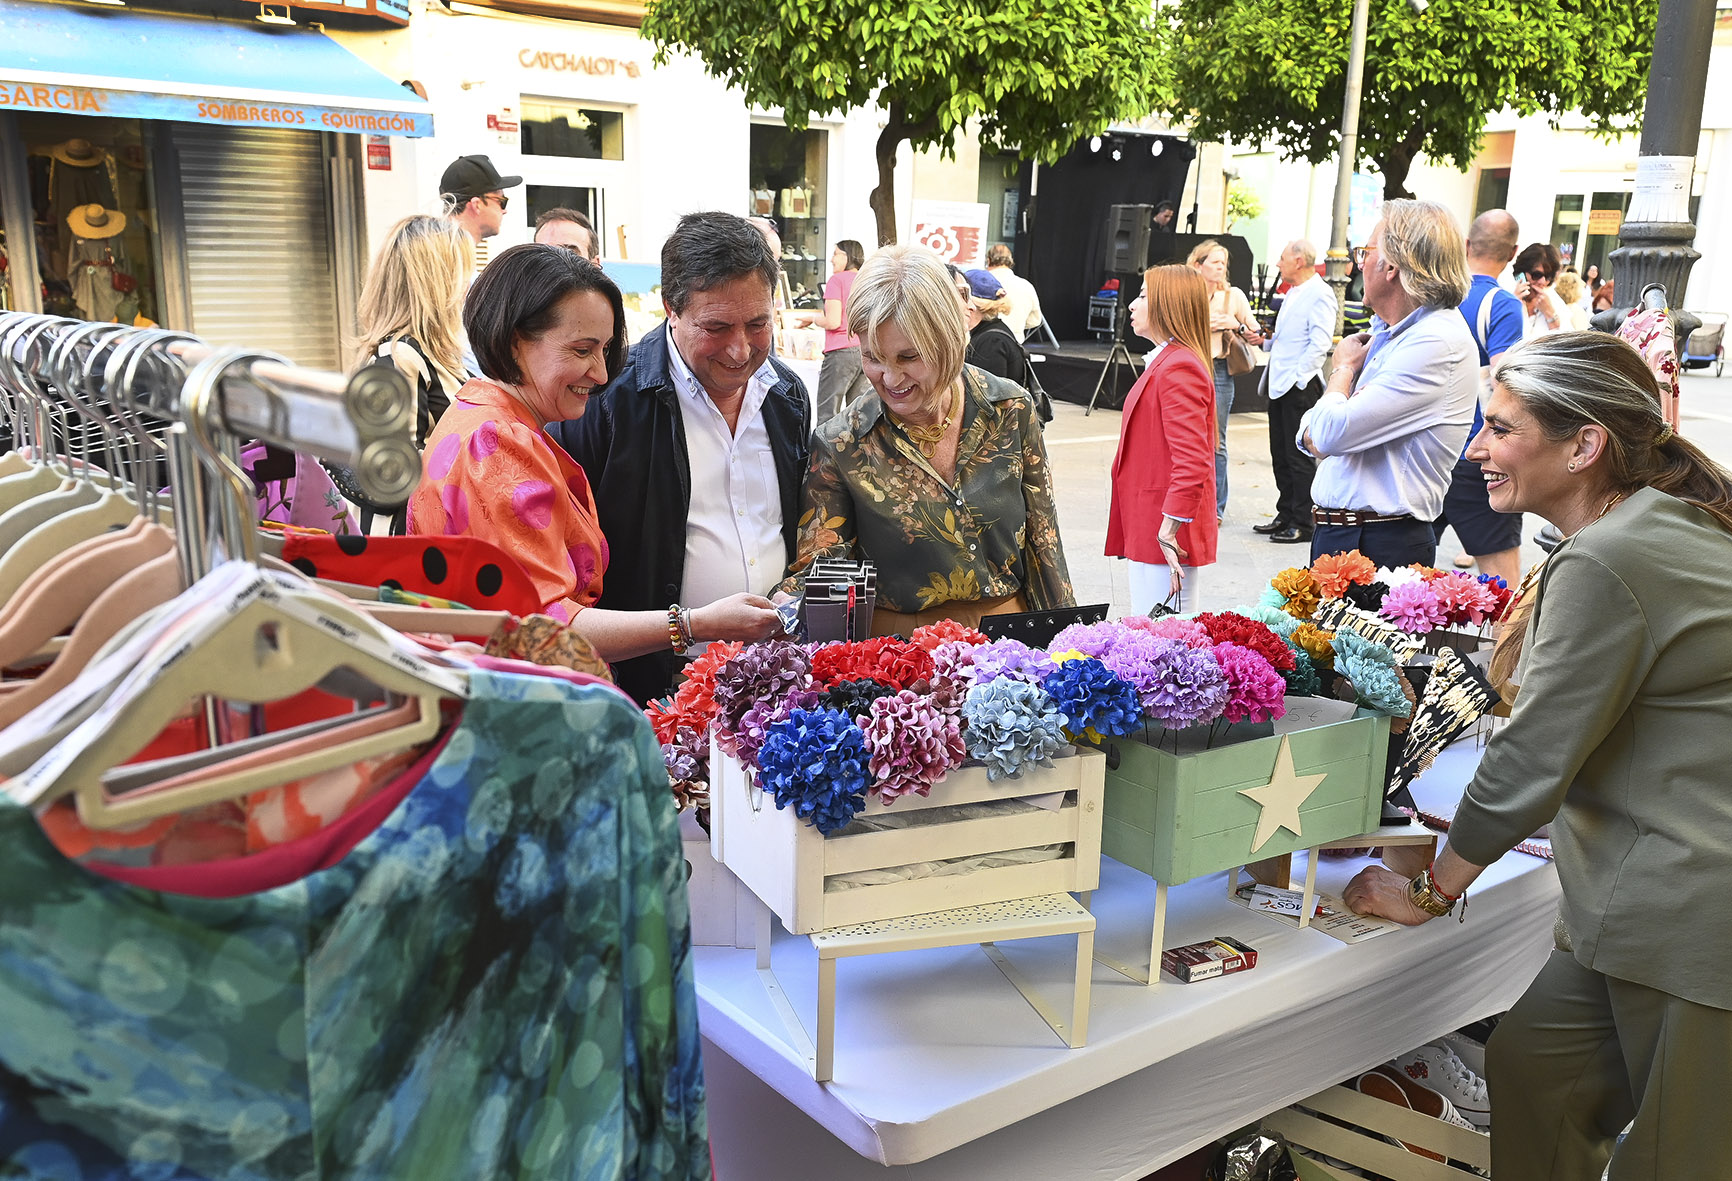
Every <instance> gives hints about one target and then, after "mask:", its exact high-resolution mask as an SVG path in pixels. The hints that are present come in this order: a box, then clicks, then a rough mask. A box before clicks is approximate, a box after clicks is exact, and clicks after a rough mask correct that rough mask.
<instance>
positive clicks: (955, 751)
mask: <svg viewBox="0 0 1732 1181" xmlns="http://www.w3.org/2000/svg"><path fill="white" fill-rule="evenodd" d="M860 728H861V729H862V730H864V731H865V733H866V749H867V751H868V752H870V753H869V756H868V759H867V765H868V766H869V767H870V768H871V770H872V775H873V777H874V778H875V779H876V780H877V782H876V784H875V785H874V787H873V788H872V790H874V791H876V792H877V793H878V794H879V795H880V796H881V797H883V799H884V800H885V802H887V803H888V802H889V801H891V800H894V799H895V798H896V797H897V796H903V795H907V794H908V793H909V792H915V793H917V794H919V795H925V794H927V793H928V792H929V791H931V790H932V785H933V784H934V783H937V782H938V781H939V780H940V779H943V778H944V777H945V776H946V775H948V774H950V772H951V770H952V769H953V768H956V767H960V766H961V765H962V760H963V759H964V758H965V757H967V753H968V751H967V747H965V746H964V745H963V742H962V729H961V727H960V726H959V725H958V722H957V718H956V715H954V714H951V713H949V712H947V711H945V710H942V709H940V708H939V707H938V706H936V705H934V704H933V703H932V701H931V700H929V699H928V698H925V697H922V696H921V695H920V694H918V693H914V692H911V691H910V690H907V689H903V690H902V691H901V692H899V693H896V694H894V695H892V696H889V697H880V698H879V699H878V700H877V701H874V702H873V703H872V705H871V707H870V708H869V710H868V711H867V715H866V719H865V721H864V722H862V723H861V726H860Z"/></svg>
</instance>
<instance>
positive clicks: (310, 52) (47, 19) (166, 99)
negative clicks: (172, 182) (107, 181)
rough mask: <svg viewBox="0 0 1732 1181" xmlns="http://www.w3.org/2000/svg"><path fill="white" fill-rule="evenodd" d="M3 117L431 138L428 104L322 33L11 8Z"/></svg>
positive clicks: (78, 8) (74, 7) (0, 80)
mask: <svg viewBox="0 0 1732 1181" xmlns="http://www.w3.org/2000/svg"><path fill="white" fill-rule="evenodd" d="M0 109H4V110H12V111H20V112H30V111H41V112H45V113H55V114H68V115H105V116H109V117H113V118H130V119H172V120H177V121H180V122H188V123H227V124H234V125H238V126H245V127H273V128H288V129H299V130H305V131H347V132H361V133H366V134H369V135H432V134H433V113H432V108H431V107H430V106H429V105H428V103H427V101H426V100H425V99H423V98H421V97H420V96H418V95H416V94H415V93H413V92H412V91H409V90H407V89H405V88H404V87H402V86H399V85H397V84H396V83H395V82H393V81H391V79H389V78H387V77H386V76H385V75H383V74H381V73H380V72H379V71H378V70H375V69H374V68H373V67H372V66H369V65H368V64H367V63H366V62H363V61H362V60H361V59H360V58H358V57H356V56H355V55H354V54H352V53H350V52H349V51H348V50H347V49H344V48H343V47H342V46H341V45H338V44H337V43H336V42H335V41H333V40H331V39H330V38H329V37H327V36H325V35H324V34H323V33H318V32H314V31H313V30H311V29H299V28H273V27H271V26H267V25H263V24H258V23H256V22H242V21H223V20H216V19H214V18H209V17H192V16H169V15H165V14H162V13H155V12H135V11H132V10H130V9H126V8H95V7H89V6H86V5H78V4H48V3H41V2H39V0H0Z"/></svg>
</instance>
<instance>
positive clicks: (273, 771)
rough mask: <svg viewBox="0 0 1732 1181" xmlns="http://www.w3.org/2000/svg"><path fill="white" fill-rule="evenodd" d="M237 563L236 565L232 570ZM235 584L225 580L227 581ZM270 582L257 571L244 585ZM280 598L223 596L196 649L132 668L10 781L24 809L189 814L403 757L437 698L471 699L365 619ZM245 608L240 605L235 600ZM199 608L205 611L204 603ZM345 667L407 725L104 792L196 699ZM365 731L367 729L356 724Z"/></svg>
mask: <svg viewBox="0 0 1732 1181" xmlns="http://www.w3.org/2000/svg"><path fill="white" fill-rule="evenodd" d="M234 565H238V564H234ZM231 577H232V576H231ZM270 577H271V576H267V575H262V574H259V575H256V576H255V580H254V582H253V583H252V584H251V585H255V586H256V585H258V584H259V583H261V582H264V581H265V580H266V579H268V578H270ZM277 587H278V593H277V594H276V595H274V596H272V595H267V594H254V595H251V596H250V597H244V596H242V595H236V596H234V597H232V598H229V599H225V600H224V603H223V606H224V608H225V616H224V617H223V618H221V619H220V620H219V621H217V622H216V623H214V625H213V626H212V630H211V631H210V632H209V634H207V635H204V636H203V637H201V639H200V640H199V641H198V642H197V643H196V644H194V645H192V646H191V647H182V646H174V647H171V648H170V649H169V651H167V652H166V653H163V654H160V655H159V658H158V659H157V660H156V661H148V662H146V663H144V664H141V665H140V666H139V667H138V668H136V669H134V670H133V671H132V673H131V674H129V675H128V676H127V677H126V678H125V679H124V681H123V682H122V683H121V684H120V685H119V686H117V687H116V688H115V689H114V692H113V694H112V695H111V696H110V697H109V698H108V700H107V701H105V702H104V703H103V708H102V710H101V711H100V712H99V713H97V714H95V715H93V716H92V717H90V718H87V719H86V720H85V721H83V722H82V723H80V725H79V726H78V727H77V729H76V730H75V731H74V733H73V734H72V735H69V736H68V737H67V738H66V739H65V740H63V741H62V742H61V743H59V744H58V745H57V746H56V747H55V748H54V749H53V750H52V751H50V752H49V753H48V754H47V755H46V756H44V758H43V759H42V760H40V761H39V762H38V763H37V764H36V765H35V766H33V767H32V768H31V769H30V770H29V771H28V772H26V773H25V774H24V775H22V776H19V777H18V778H16V779H14V780H13V781H12V782H11V783H10V784H9V785H8V792H9V794H11V795H12V797H13V798H14V799H15V800H17V801H18V802H19V803H21V804H23V805H25V806H28V807H41V806H43V805H46V804H48V803H51V802H52V801H53V800H55V799H58V798H60V797H62V796H66V795H71V796H72V797H73V798H74V799H75V801H76V804H77V808H78V815H79V818H80V819H81V820H82V821H83V822H84V823H85V824H86V825H88V826H90V827H92V828H116V827H121V826H125V825H133V824H139V823H142V822H144V821H147V820H153V819H156V818H157V817H160V816H167V815H171V814H174V813H178V812H184V811H186V810H187V809H189V808H196V807H201V806H203V805H206V804H213V803H220V802H222V801H224V800H229V799H233V798H235V797H237V796H241V795H246V794H249V793H251V792H255V791H262V790H265V789H267V788H270V787H276V786H280V785H282V784H284V783H289V782H293V781H294V780H297V779H303V778H306V777H308V776H310V775H317V774H320V773H321V772H324V771H330V770H334V769H336V768H338V767H342V766H347V765H349V764H352V763H354V762H356V761H357V760H359V759H363V758H370V757H373V756H375V755H379V754H384V753H389V752H391V751H397V750H403V749H406V748H408V747H410V746H415V745H419V744H421V743H424V742H427V741H429V740H430V739H432V738H433V737H434V736H435V735H436V734H437V733H438V731H439V726H440V702H441V701H442V700H443V699H444V698H446V697H452V696H457V697H461V696H464V695H466V689H465V684H466V683H465V682H464V681H463V679H462V678H461V677H460V676H459V675H457V674H455V673H451V672H448V671H444V670H437V669H435V668H434V666H432V665H430V664H427V663H426V662H421V661H416V660H414V659H413V658H410V657H406V656H404V655H403V654H402V653H401V652H399V651H396V650H395V649H394V646H393V643H392V640H391V638H390V637H389V636H388V634H382V632H383V629H381V628H379V627H378V626H377V625H374V624H372V623H371V622H370V621H369V620H367V619H366V617H365V616H363V615H362V614H361V613H360V612H358V611H355V610H353V609H352V608H351V607H349V606H347V605H346V604H343V603H340V602H338V601H337V600H335V599H332V598H328V597H326V596H323V595H319V596H317V599H316V600H314V599H313V598H312V597H311V595H300V594H295V593H292V592H291V593H287V594H284V593H281V589H280V588H281V584H280V583H278V584H277ZM243 597H244V605H240V606H238V607H236V606H235V605H234V604H235V603H237V602H241V601H242V599H243ZM200 609H201V610H203V609H204V608H202V607H201V608H200ZM343 670H348V671H350V672H353V673H356V674H359V675H360V676H363V677H365V678H366V680H368V681H369V682H371V683H372V684H373V685H375V686H377V687H378V688H379V689H381V690H384V691H387V692H391V693H396V694H398V695H400V696H402V697H405V698H409V699H411V704H412V706H413V709H414V720H413V721H411V722H410V723H409V724H406V725H397V726H392V727H390V728H388V729H385V730H383V731H376V732H372V731H370V732H366V733H363V734H361V736H359V737H347V740H344V738H342V737H336V738H334V737H333V735H336V734H338V733H339V732H337V731H333V732H332V734H328V735H326V736H325V737H324V739H322V740H319V741H311V742H297V743H295V744H292V746H291V749H290V750H289V751H288V753H287V754H286V755H285V754H284V752H283V751H282V750H281V749H273V748H269V747H267V748H265V749H264V750H262V751H252V752H249V753H248V754H245V755H242V756H239V757H238V758H237V759H234V760H228V761H225V762H222V763H218V764H215V765H213V766H209V767H206V768H204V769H202V770H200V771H197V772H194V773H192V774H190V775H188V776H185V777H183V778H181V779H180V780H177V781H176V783H175V785H174V786H172V787H167V786H159V787H157V788H155V789H152V790H149V791H144V792H139V793H136V794H133V795H128V796H124V797H118V798H117V797H114V796H111V795H110V794H109V792H108V790H107V789H106V787H105V786H104V783H103V775H104V774H105V773H106V772H107V771H108V770H109V769H111V768H113V767H115V766H117V765H118V764H120V763H122V762H124V761H125V760H126V759H128V758H130V757H132V756H133V755H135V754H137V753H138V752H139V751H140V750H142V749H143V748H144V747H145V746H146V745H148V744H149V743H150V742H151V740H152V739H154V738H155V737H156V736H157V735H158V734H160V733H161V732H162V730H163V728H164V727H165V726H167V725H168V723H169V722H171V721H173V720H174V718H175V717H177V716H179V715H180V714H182V713H183V712H184V711H185V708H186V706H187V704H188V703H189V702H192V701H194V700H196V699H198V698H201V697H211V698H217V699H220V700H223V701H234V702H245V703H250V704H255V705H262V704H265V703H266V702H270V701H277V700H281V699H283V698H285V697H291V696H293V695H294V694H296V693H301V692H304V691H306V690H308V689H311V688H313V687H314V686H316V685H318V684H319V683H320V682H322V681H325V680H327V679H328V678H330V677H332V675H333V674H336V673H339V672H341V671H343ZM361 728H362V729H365V727H361Z"/></svg>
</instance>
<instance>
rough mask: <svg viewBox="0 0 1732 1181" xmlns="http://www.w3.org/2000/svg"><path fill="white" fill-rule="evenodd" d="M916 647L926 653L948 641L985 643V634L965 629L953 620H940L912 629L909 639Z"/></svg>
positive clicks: (974, 629) (973, 629) (976, 630)
mask: <svg viewBox="0 0 1732 1181" xmlns="http://www.w3.org/2000/svg"><path fill="white" fill-rule="evenodd" d="M909 640H910V642H911V643H913V644H914V645H915V646H916V647H919V648H924V649H926V650H927V651H928V652H930V651H932V650H933V649H934V648H936V647H938V645H940V644H942V643H945V642H946V641H948V640H957V641H960V642H961V643H964V644H984V643H986V633H985V632H983V631H981V630H979V629H978V628H972V627H967V626H965V625H963V624H960V623H958V622H956V620H954V619H940V620H939V621H938V622H937V623H929V624H927V625H925V626H924V627H917V628H915V629H914V634H913V635H912V636H910V637H909Z"/></svg>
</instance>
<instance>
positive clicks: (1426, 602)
mask: <svg viewBox="0 0 1732 1181" xmlns="http://www.w3.org/2000/svg"><path fill="white" fill-rule="evenodd" d="M1433 585H1434V584H1432V583H1429V582H1404V583H1402V584H1401V585H1400V586H1394V587H1391V588H1390V590H1389V593H1388V594H1387V595H1385V596H1383V606H1382V607H1381V608H1380V609H1379V614H1381V615H1382V616H1383V618H1385V619H1387V620H1389V622H1391V623H1393V624H1394V625H1395V626H1396V627H1398V628H1400V629H1401V630H1402V631H1404V632H1410V633H1412V634H1413V635H1420V634H1421V633H1424V632H1428V631H1430V630H1431V629H1432V628H1434V627H1442V626H1443V622H1444V618H1445V613H1444V608H1443V604H1442V603H1440V602H1439V601H1438V598H1437V592H1436V591H1434V590H1433V589H1432V587H1433Z"/></svg>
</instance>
